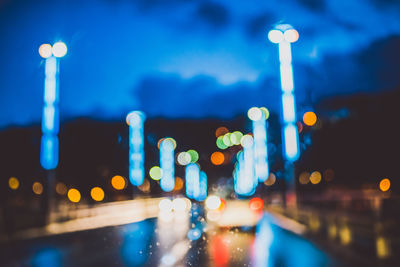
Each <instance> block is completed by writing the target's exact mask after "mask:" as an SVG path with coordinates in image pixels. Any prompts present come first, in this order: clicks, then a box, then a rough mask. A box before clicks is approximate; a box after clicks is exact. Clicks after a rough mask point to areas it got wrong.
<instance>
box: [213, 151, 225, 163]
mask: <svg viewBox="0 0 400 267" xmlns="http://www.w3.org/2000/svg"><path fill="white" fill-rule="evenodd" d="M210 159H211V163H212V164H214V165H221V164H223V163H224V161H225V156H224V154H223V153H222V152H219V151H217V152H214V153H212V154H211V158H210Z"/></svg>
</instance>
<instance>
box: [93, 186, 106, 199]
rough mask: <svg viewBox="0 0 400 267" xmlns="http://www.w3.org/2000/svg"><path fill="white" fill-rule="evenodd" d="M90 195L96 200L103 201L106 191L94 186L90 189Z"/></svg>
mask: <svg viewBox="0 0 400 267" xmlns="http://www.w3.org/2000/svg"><path fill="white" fill-rule="evenodd" d="M90 196H91V197H92V198H93V200H94V201H102V200H103V199H104V191H103V189H101V188H100V187H93V188H92V190H90Z"/></svg>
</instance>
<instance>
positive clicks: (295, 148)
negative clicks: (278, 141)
mask: <svg viewBox="0 0 400 267" xmlns="http://www.w3.org/2000/svg"><path fill="white" fill-rule="evenodd" d="M283 134H284V138H285V146H284V150H285V155H286V157H287V159H288V160H290V161H295V160H297V159H298V158H299V139H298V138H299V135H298V132H297V127H296V126H295V125H294V124H288V125H286V126H285V128H284V130H283Z"/></svg>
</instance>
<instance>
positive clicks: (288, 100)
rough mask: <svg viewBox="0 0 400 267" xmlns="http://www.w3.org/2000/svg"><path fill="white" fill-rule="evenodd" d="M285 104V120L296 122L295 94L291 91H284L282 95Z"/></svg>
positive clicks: (286, 121)
mask: <svg viewBox="0 0 400 267" xmlns="http://www.w3.org/2000/svg"><path fill="white" fill-rule="evenodd" d="M282 105H283V121H284V122H285V123H295V122H296V110H295V106H294V96H293V94H290V93H284V94H283V95H282Z"/></svg>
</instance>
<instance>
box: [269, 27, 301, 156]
mask: <svg viewBox="0 0 400 267" xmlns="http://www.w3.org/2000/svg"><path fill="white" fill-rule="evenodd" d="M280 30H282V31H281V32H282V34H283V35H284V36H286V37H285V38H283V36H282V35H281V34H280V33H279V32H278V30H272V31H271V32H270V35H271V36H272V37H274V38H272V39H271V37H270V40H271V42H273V43H278V44H279V61H280V72H281V87H282V112H283V116H282V118H283V124H284V126H283V141H284V145H283V146H282V147H283V150H284V155H285V158H286V159H287V160H289V161H296V160H297V159H298V158H299V156H300V152H299V134H298V131H297V128H296V103H295V99H294V95H293V92H294V81H293V67H292V52H291V47H290V43H291V42H295V41H297V39H298V33H297V31H296V30H294V29H293V28H291V26H290V25H281V29H280ZM287 31H289V32H287Z"/></svg>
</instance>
